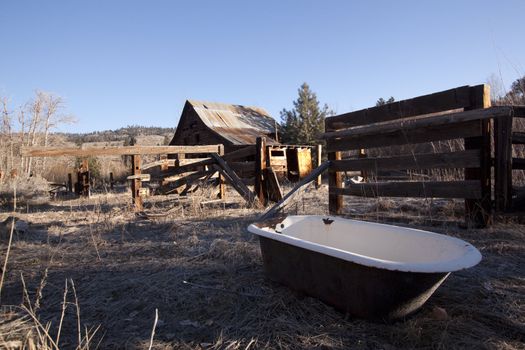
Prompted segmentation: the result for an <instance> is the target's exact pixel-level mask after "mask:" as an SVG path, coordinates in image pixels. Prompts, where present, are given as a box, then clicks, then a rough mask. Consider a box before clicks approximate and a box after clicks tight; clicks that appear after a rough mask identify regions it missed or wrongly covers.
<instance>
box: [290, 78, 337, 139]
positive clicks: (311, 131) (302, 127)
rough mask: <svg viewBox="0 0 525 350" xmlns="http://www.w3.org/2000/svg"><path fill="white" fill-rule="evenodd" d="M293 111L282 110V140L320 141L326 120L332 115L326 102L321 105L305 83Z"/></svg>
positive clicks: (300, 89)
mask: <svg viewBox="0 0 525 350" xmlns="http://www.w3.org/2000/svg"><path fill="white" fill-rule="evenodd" d="M298 95H299V96H298V97H297V100H295V101H294V102H293V105H294V108H293V109H292V110H291V111H288V110H286V109H283V110H282V111H281V141H282V142H284V143H292V144H302V145H314V144H317V143H319V141H320V139H321V134H322V133H323V132H324V120H325V118H326V117H327V116H329V115H331V114H332V113H331V111H330V110H329V108H328V106H327V105H326V104H325V105H324V106H323V107H322V108H321V107H320V106H319V101H318V100H317V96H316V94H315V93H314V92H313V91H312V90H310V87H309V86H308V84H307V83H303V84H302V85H301V87H300V88H299V90H298Z"/></svg>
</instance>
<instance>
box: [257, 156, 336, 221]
mask: <svg viewBox="0 0 525 350" xmlns="http://www.w3.org/2000/svg"><path fill="white" fill-rule="evenodd" d="M329 167H330V161H326V162H324V163H323V164H321V165H320V166H319V167H317V168H315V169H314V170H312V172H311V173H310V174H308V176H306V177H305V178H304V179H302V180H301V181H299V182H298V183H297V185H295V187H294V188H293V189H292V190H291V191H290V192H288V193H287V194H286V195H285V196H284V197H283V199H281V200H280V201H279V202H278V203H276V204H275V205H274V206H273V207H271V208H270V209H268V210H267V211H266V212H264V213H263V214H262V215H261V216H260V217H259V219H258V221H261V220H266V219H269V218H271V217H272V216H274V215H275V214H277V213H278V212H279V211H281V210H282V209H283V208H284V207H285V206H286V205H287V204H288V202H289V201H290V200H291V199H292V198H293V196H295V195H296V194H297V193H298V191H299V190H301V189H303V188H305V187H306V186H307V185H308V184H309V183H310V182H312V181H314V180H315V179H316V178H317V176H319V175H321V174H322V173H323V172H325V171H326V170H327V169H328V168H329Z"/></svg>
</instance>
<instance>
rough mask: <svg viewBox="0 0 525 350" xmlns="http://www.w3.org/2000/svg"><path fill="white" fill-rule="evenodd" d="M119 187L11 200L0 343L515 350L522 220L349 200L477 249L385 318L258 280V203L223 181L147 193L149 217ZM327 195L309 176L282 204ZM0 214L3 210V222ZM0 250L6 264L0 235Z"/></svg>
mask: <svg viewBox="0 0 525 350" xmlns="http://www.w3.org/2000/svg"><path fill="white" fill-rule="evenodd" d="M129 198H130V197H129V193H122V194H96V195H94V196H92V198H90V199H71V200H56V201H51V202H49V203H45V204H41V205H29V206H27V205H22V206H20V208H19V210H18V213H17V214H16V216H17V217H18V218H19V219H20V220H19V222H18V223H17V226H18V227H22V228H23V230H22V229H21V230H20V231H21V232H18V233H16V234H15V236H14V242H13V245H12V250H11V253H10V254H11V256H10V260H9V262H8V269H7V275H6V280H5V283H4V287H3V290H2V297H1V304H0V305H1V313H0V348H1V347H7V346H11V347H12V348H16V347H17V346H20V345H25V347H26V348H31V346H32V344H34V343H36V344H37V346H36V347H38V341H34V342H33V341H30V340H28V339H31V338H38V334H39V332H41V333H42V332H43V331H42V330H43V329H44V330H45V329H46V327H47V326H46V325H49V328H48V331H47V333H48V334H49V338H50V339H53V342H55V343H58V344H55V345H57V346H56V347H55V345H54V344H52V342H51V341H48V342H49V343H50V344H49V348H58V347H59V348H67V349H70V348H76V347H77V346H78V345H79V342H80V343H81V346H80V347H83V348H87V346H86V344H87V343H89V347H90V348H95V347H96V346H97V344H99V347H100V348H103V349H106V348H129V349H143V348H146V349H147V348H148V347H149V346H150V340H151V337H152V329H153V327H154V324H155V325H156V327H155V332H154V335H153V345H152V348H153V349H169V348H177V349H178V348H181V349H248V348H249V349H258V348H268V349H299V348H324V349H348V348H351V349H406V348H417V349H452V348H465V349H478V348H489V349H524V348H525V297H524V296H525V268H524V266H525V241H524V238H525V226H523V225H518V224H516V223H513V222H511V221H507V222H506V223H498V224H496V225H495V226H493V227H492V228H490V229H483V230H474V229H464V228H461V227H459V226H458V225H454V224H450V223H444V221H441V219H443V220H445V219H446V220H450V219H457V218H460V217H461V215H462V205H461V203H459V202H450V201H435V202H429V201H423V203H422V202H417V201H408V200H403V201H395V200H386V199H380V200H361V199H347V205H346V208H347V214H348V215H349V216H354V217H356V216H357V217H364V218H367V219H374V220H381V219H382V218H384V217H385V215H388V216H390V218H392V217H394V218H395V217H397V218H399V219H400V221H404V222H405V223H404V224H409V225H410V226H412V227H421V228H424V229H430V230H432V231H436V232H440V233H446V234H449V235H453V236H456V237H460V238H462V239H466V240H468V241H469V242H471V243H473V244H474V245H475V246H476V247H477V248H478V249H479V250H480V251H481V253H482V254H483V261H482V262H481V263H480V265H478V266H476V267H474V268H471V269H468V270H465V271H460V272H457V273H453V274H452V275H451V276H450V277H449V278H448V279H447V280H446V281H445V283H444V284H443V285H442V287H441V288H439V289H438V291H437V292H436V293H435V294H434V296H432V297H431V299H430V300H429V301H428V302H427V304H425V306H424V307H423V308H422V309H421V310H420V311H419V312H417V313H416V314H415V315H413V316H411V317H409V318H407V319H405V320H401V321H398V322H395V323H381V322H368V321H363V320H357V319H352V318H351V317H349V316H348V315H345V314H343V313H341V312H338V311H336V310H334V309H333V308H332V307H330V306H327V305H325V304H323V303H322V302H320V301H318V300H316V299H313V298H310V297H306V296H304V295H298V294H295V293H294V292H293V291H291V290H289V289H287V288H286V287H282V286H279V285H276V284H274V283H272V282H270V281H268V280H267V279H265V275H264V271H263V267H262V262H261V256H260V251H259V245H258V241H257V238H256V237H254V236H253V235H252V234H250V233H248V232H247V230H246V227H247V226H248V225H249V224H250V223H251V222H253V221H254V219H255V218H256V217H257V215H258V213H260V212H261V210H256V209H248V208H246V207H245V205H244V204H243V202H242V200H241V199H240V198H239V197H238V196H236V195H235V194H233V193H229V197H228V199H227V200H226V201H225V202H213V203H208V204H205V205H201V204H200V202H201V201H203V200H206V201H207V200H209V198H206V196H204V195H201V196H200V197H193V198H192V197H190V198H188V199H185V200H184V199H179V198H177V197H176V196H162V197H161V196H159V197H152V198H151V199H149V200H147V201H146V208H147V209H146V213H147V215H136V214H135V213H133V211H132V210H131V208H130V206H129V204H130V203H129V202H130V199H129ZM326 203H327V189H326V187H322V188H321V189H319V190H315V189H313V188H309V189H308V191H307V192H306V193H305V194H304V195H303V196H301V197H300V198H298V199H297V200H296V201H295V204H293V205H291V206H290V207H289V209H288V212H289V213H292V214H295V213H308V214H319V213H323V214H324V213H327V205H326ZM8 215H9V214H8V213H7V210H6V208H4V209H3V214H0V221H3V220H4V219H6V218H7V217H8ZM401 219H402V220H401ZM429 219H432V220H433V225H432V226H426V225H428V224H429ZM21 223H26V225H25V226H24V225H20V224H21ZM0 248H1V251H2V255H1V257H2V259H1V260H2V262H3V260H4V256H5V251H6V248H7V241H6V236H5V234H4V235H3V236H1V238H0ZM24 283H25V288H24ZM66 286H67V293H66V294H65V293H64V290H65V288H66ZM73 288H74V290H73ZM24 290H25V291H27V295H25V293H24ZM75 296H76V297H75ZM64 299H65V300H66V303H64ZM28 300H29V301H28ZM21 305H25V308H23V307H21ZM29 305H31V306H29ZM64 306H66V307H65V311H64V313H63V310H64ZM76 306H78V309H77V307H76ZM27 309H29V310H30V311H31V312H28V311H27ZM77 311H78V313H77ZM156 311H157V313H158V319H157V321H156V323H155V315H156ZM30 314H32V315H34V316H36V317H37V319H38V322H40V323H41V324H42V327H40V328H39V327H35V324H36V323H38V322H37V321H36V320H35V319H32V318H31V317H32V316H30ZM62 314H63V316H62ZM79 327H80V332H79V331H78V328H79ZM97 327H98V328H97ZM59 330H60V334H58V332H59ZM95 330H96V332H95ZM86 332H87V334H91V335H93V337H92V338H89V336H88V337H86ZM44 333H45V332H44ZM79 333H80V335H79ZM93 333H94V334H93ZM41 337H42V336H41ZM44 337H46V335H44ZM79 338H80V339H79Z"/></svg>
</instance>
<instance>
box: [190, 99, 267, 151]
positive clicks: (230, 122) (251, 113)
mask: <svg viewBox="0 0 525 350" xmlns="http://www.w3.org/2000/svg"><path fill="white" fill-rule="evenodd" d="M188 103H189V104H190V105H191V106H192V107H193V109H194V110H195V112H197V114H198V116H199V118H200V119H201V120H202V121H203V122H204V124H206V126H207V127H209V128H210V129H212V130H213V131H215V132H216V133H218V134H219V135H220V136H222V137H224V138H225V139H227V140H228V141H230V142H232V143H233V144H235V145H243V144H254V143H255V139H256V138H257V137H259V136H265V135H266V136H267V135H269V134H275V123H276V122H275V119H273V118H272V117H270V115H269V114H268V112H266V111H265V110H264V109H262V108H259V107H248V106H240V105H231V104H225V103H216V102H203V101H195V100H188ZM268 141H269V142H268V143H270V144H271V143H274V142H275V141H273V140H271V139H270V140H268ZM272 141H273V142H272Z"/></svg>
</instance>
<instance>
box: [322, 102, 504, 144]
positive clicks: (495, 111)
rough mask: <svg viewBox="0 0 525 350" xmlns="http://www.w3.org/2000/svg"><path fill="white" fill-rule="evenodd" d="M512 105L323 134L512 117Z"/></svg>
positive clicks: (380, 132) (339, 135) (379, 131)
mask: <svg viewBox="0 0 525 350" xmlns="http://www.w3.org/2000/svg"><path fill="white" fill-rule="evenodd" d="M512 113H513V111H512V107H506V106H498V107H491V108H485V109H476V110H471V111H465V112H458V113H450V114H445V115H440V116H433V117H426V118H420V119H405V120H401V121H393V122H389V123H381V124H368V125H365V126H359V127H354V128H350V129H346V130H340V131H333V132H326V133H325V134H324V135H323V138H325V139H332V138H343V137H349V136H356V135H358V136H361V137H362V136H368V135H383V134H389V133H391V132H392V131H397V130H405V131H408V130H413V129H421V128H427V127H432V126H445V125H453V124H460V123H464V122H468V121H473V120H483V119H492V118H498V117H510V116H511V115H512Z"/></svg>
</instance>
